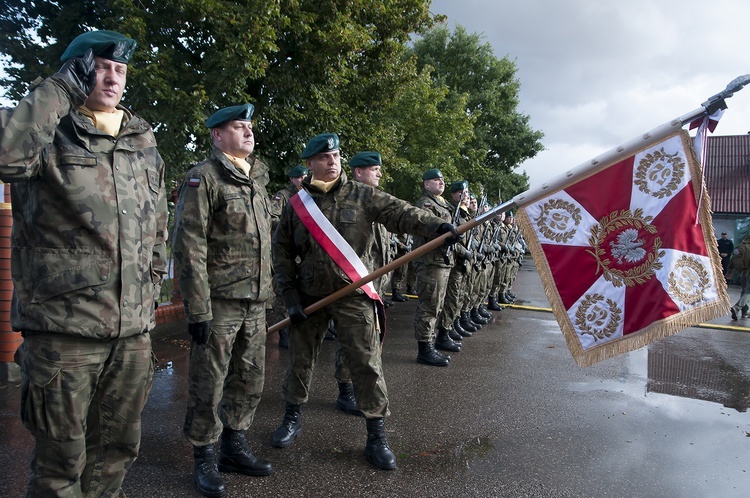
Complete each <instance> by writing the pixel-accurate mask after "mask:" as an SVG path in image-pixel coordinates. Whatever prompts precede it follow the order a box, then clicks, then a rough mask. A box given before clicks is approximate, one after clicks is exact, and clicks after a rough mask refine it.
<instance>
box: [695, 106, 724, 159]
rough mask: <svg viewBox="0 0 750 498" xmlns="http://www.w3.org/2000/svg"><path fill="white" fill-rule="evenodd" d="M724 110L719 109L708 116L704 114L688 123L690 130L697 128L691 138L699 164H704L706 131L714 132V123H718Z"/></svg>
mask: <svg viewBox="0 0 750 498" xmlns="http://www.w3.org/2000/svg"><path fill="white" fill-rule="evenodd" d="M724 110H725V109H719V110H717V111H716V112H714V113H713V114H711V115H710V116H704V117H702V118H700V119H696V120H695V121H693V122H692V123H690V129H691V130H693V129H695V128H698V131H697V132H696V133H695V138H694V139H693V148H694V149H695V155H696V156H697V157H698V159H700V162H701V164H706V137H708V132H711V133H713V132H714V130H715V129H716V125H718V124H719V120H720V119H721V117H722V116H723V115H724Z"/></svg>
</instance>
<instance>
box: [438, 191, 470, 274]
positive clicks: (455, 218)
mask: <svg viewBox="0 0 750 498" xmlns="http://www.w3.org/2000/svg"><path fill="white" fill-rule="evenodd" d="M463 187H464V188H463V190H461V192H462V193H461V198H460V199H459V200H458V202H457V203H456V210H455V211H454V212H453V218H451V224H452V225H453V226H454V227H457V226H458V222H459V221H461V203H462V202H463V200H464V197H466V195H468V193H469V184H468V183H467V182H464V183H463ZM451 251H453V246H452V245H449V246H445V250H444V251H443V261H445V264H446V265H448V264H450V261H451V260H450V255H451Z"/></svg>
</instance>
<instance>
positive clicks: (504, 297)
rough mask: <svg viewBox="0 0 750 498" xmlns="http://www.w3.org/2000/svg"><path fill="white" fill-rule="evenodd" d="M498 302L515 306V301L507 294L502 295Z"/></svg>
mask: <svg viewBox="0 0 750 498" xmlns="http://www.w3.org/2000/svg"><path fill="white" fill-rule="evenodd" d="M497 300H498V301H500V303H501V304H513V300H512V299H511V298H510V296H508V295H507V294H505V293H501V294H500V295H499V296H498V297H497Z"/></svg>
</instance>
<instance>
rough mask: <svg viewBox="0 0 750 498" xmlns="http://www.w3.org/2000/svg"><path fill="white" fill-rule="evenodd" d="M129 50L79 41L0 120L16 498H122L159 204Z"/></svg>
mask: <svg viewBox="0 0 750 498" xmlns="http://www.w3.org/2000/svg"><path fill="white" fill-rule="evenodd" d="M135 47H136V42H135V41H134V40H132V39H130V38H128V37H126V36H123V35H121V34H120V33H116V32H114V31H89V32H87V33H84V34H82V35H80V36H78V37H77V38H75V39H74V40H73V41H72V42H71V43H70V45H68V47H67V49H66V50H65V52H64V53H63V55H62V61H63V65H62V67H61V68H60V70H59V71H58V72H57V73H55V74H54V75H52V76H51V77H49V78H47V79H45V80H44V81H42V82H41V83H40V84H38V85H37V86H35V87H34V89H33V90H32V91H31V93H29V95H27V96H26V97H24V98H23V99H21V101H20V102H19V104H18V106H17V107H16V108H14V109H3V110H2V111H0V179H2V181H4V182H13V189H12V193H11V195H12V206H13V241H12V247H13V249H12V254H11V272H12V275H13V285H14V288H15V294H14V298H15V303H14V304H15V306H14V307H13V311H12V314H11V325H12V327H13V329H14V330H21V331H22V332H23V336H24V341H23V343H22V344H21V346H20V348H19V349H18V352H17V353H16V361H17V362H18V363H19V365H20V366H21V372H22V388H21V393H22V394H21V418H22V419H23V423H24V426H25V427H26V428H27V429H28V430H29V431H30V432H31V434H32V436H33V437H34V453H33V455H34V457H33V458H32V461H31V476H30V478H29V481H28V487H27V490H26V493H27V496H84V495H85V496H121V495H122V489H121V487H122V482H123V479H124V477H125V472H126V471H127V470H128V468H129V467H130V465H131V464H132V463H133V462H134V461H135V459H136V457H137V456H138V448H139V445H140V439H141V411H142V410H143V407H144V406H145V404H146V398H147V397H148V392H149V390H150V387H151V380H152V376H153V371H154V365H153V360H152V356H151V338H150V335H149V331H150V330H152V329H153V327H154V325H155V322H154V307H155V306H154V303H155V300H156V297H157V296H158V295H159V288H160V287H161V280H162V277H163V276H164V274H165V273H166V245H165V240H166V236H167V201H166V194H165V191H164V162H163V161H162V159H161V157H160V156H159V153H158V152H157V150H156V140H155V138H154V133H153V131H152V129H151V126H150V125H149V124H148V123H147V122H146V121H145V120H143V119H142V118H140V117H139V116H137V115H135V114H134V113H133V112H131V111H130V110H129V109H127V108H125V107H123V106H122V105H121V104H120V100H121V98H122V95H123V91H124V90H125V84H126V80H127V73H128V63H129V62H130V58H131V57H132V55H133V52H134V51H135Z"/></svg>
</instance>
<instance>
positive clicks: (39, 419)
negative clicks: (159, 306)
mask: <svg viewBox="0 0 750 498" xmlns="http://www.w3.org/2000/svg"><path fill="white" fill-rule="evenodd" d="M16 363H18V364H19V365H20V366H21V372H22V385H21V420H22V421H23V425H24V427H26V429H28V430H29V432H31V434H32V435H33V436H34V440H35V441H34V443H35V444H34V450H33V453H32V457H31V475H30V477H29V482H28V487H27V489H26V496H28V497H38V496H44V497H47V496H66V497H68V496H69V497H81V496H91V497H94V496H97V497H98V496H125V494H124V493H123V491H122V489H121V486H122V481H123V479H124V478H125V473H126V472H127V470H128V469H129V468H130V466H131V465H132V463H133V462H134V461H135V459H136V458H137V456H138V450H139V448H140V443H141V411H142V410H143V407H144V406H145V405H146V400H147V398H148V395H149V392H150V390H151V382H152V380H153V374H154V361H153V358H152V354H151V337H150V335H149V334H148V333H144V334H139V335H136V336H132V337H126V338H122V339H115V340H112V341H99V340H93V339H86V338H81V337H74V336H66V335H63V334H47V333H39V334H28V335H27V336H26V337H25V338H24V341H23V343H22V344H21V346H20V347H19V348H18V351H17V352H16Z"/></svg>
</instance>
